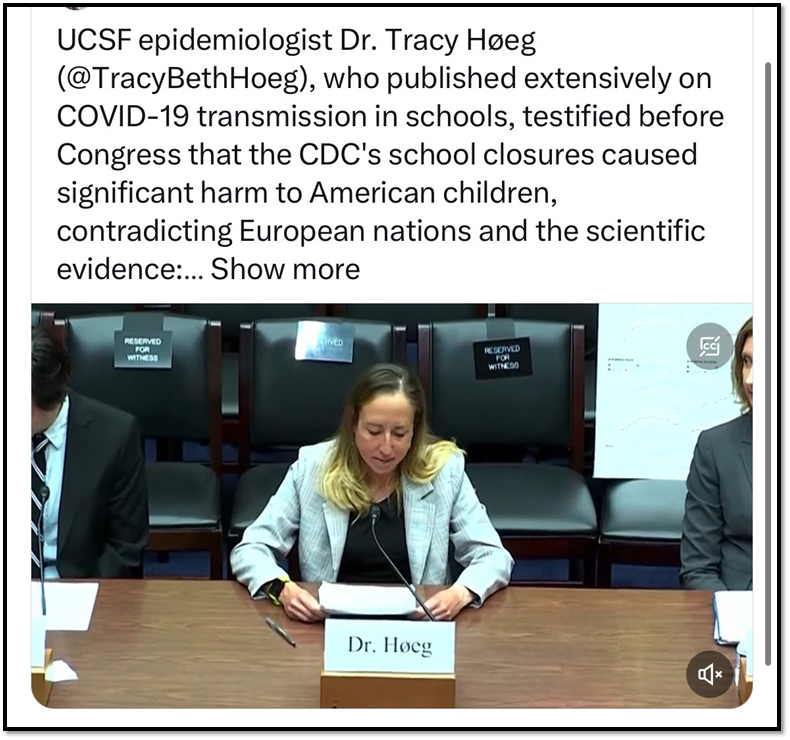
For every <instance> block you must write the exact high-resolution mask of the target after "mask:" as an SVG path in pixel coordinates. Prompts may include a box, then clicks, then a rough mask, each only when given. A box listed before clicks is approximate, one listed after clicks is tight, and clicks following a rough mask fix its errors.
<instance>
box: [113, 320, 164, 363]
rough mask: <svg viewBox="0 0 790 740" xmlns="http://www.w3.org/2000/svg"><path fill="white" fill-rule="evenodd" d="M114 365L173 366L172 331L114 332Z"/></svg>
mask: <svg viewBox="0 0 790 740" xmlns="http://www.w3.org/2000/svg"><path fill="white" fill-rule="evenodd" d="M115 367H117V368H135V369H142V370H169V369H170V368H172V367H173V332H172V331H166V330H163V329H160V330H159V331H147V332H128V331H116V332H115Z"/></svg>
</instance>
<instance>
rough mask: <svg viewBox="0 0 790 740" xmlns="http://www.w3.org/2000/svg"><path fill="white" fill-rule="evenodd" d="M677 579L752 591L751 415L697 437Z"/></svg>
mask: <svg viewBox="0 0 790 740" xmlns="http://www.w3.org/2000/svg"><path fill="white" fill-rule="evenodd" d="M686 485H687V488H688V493H687V494H686V514H685V517H684V519H683V533H682V538H681V543H680V561H681V570H680V577H681V581H682V582H683V585H684V586H685V587H686V588H696V589H706V590H713V591H726V590H733V591H747V590H751V588H752V414H751V412H750V413H747V414H743V415H742V416H740V417H738V418H737V419H733V420H732V421H729V422H727V423H726V424H721V425H719V426H717V427H713V428H712V429H708V430H706V431H704V432H702V434H700V436H699V439H698V441H697V447H696V449H695V451H694V459H693V461H692V463H691V470H690V472H689V476H688V481H687V483H686Z"/></svg>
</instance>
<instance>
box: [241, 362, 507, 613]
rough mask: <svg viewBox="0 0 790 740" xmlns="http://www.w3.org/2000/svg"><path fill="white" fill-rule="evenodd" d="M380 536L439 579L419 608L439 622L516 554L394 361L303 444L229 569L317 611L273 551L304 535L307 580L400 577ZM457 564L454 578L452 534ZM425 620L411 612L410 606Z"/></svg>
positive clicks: (492, 585)
mask: <svg viewBox="0 0 790 740" xmlns="http://www.w3.org/2000/svg"><path fill="white" fill-rule="evenodd" d="M374 507H376V509H377V510H378V511H379V513H380V519H379V520H378V525H377V529H376V531H377V537H378V538H379V540H380V543H381V544H382V547H383V548H384V549H385V551H386V552H387V554H388V555H389V557H390V559H391V560H392V561H393V562H394V563H395V564H397V566H398V569H399V570H400V572H401V573H403V574H404V577H405V578H407V579H410V580H411V582H412V583H413V584H414V585H420V584H433V585H441V586H444V588H443V589H441V590H440V591H438V592H437V593H436V594H434V595H433V596H431V597H430V598H429V599H428V600H427V601H426V602H425V605H426V606H427V607H428V609H429V610H430V611H431V612H432V613H433V615H434V616H435V617H436V619H439V620H446V619H453V618H454V617H455V616H456V615H457V614H458V613H459V612H460V611H461V610H462V609H464V608H465V607H467V606H469V607H471V608H478V607H480V606H482V605H483V603H484V601H485V600H486V599H487V598H488V597H489V596H490V595H491V594H493V593H494V592H496V591H498V590H499V589H501V588H504V587H505V586H507V584H508V582H509V581H510V574H511V571H512V569H513V558H512V557H511V556H510V554H509V553H508V551H507V550H506V549H505V548H504V547H503V545H502V541H501V540H500V538H499V535H498V534H497V532H496V530H495V529H494V527H493V525H492V524H491V520H490V519H489V518H488V514H487V513H486V510H485V507H484V506H483V504H482V503H481V502H480V501H479V499H478V498H477V494H476V493H475V490H474V488H473V486H472V484H471V482H470V480H469V478H468V477H467V475H466V472H465V470H464V459H463V454H462V453H461V451H460V450H459V448H458V447H456V445H455V444H454V443H453V442H450V441H449V440H441V439H438V438H436V437H434V436H433V435H432V434H431V433H430V431H429V429H428V425H427V423H426V418H425V394H424V392H423V390H422V386H421V385H420V383H419V381H418V380H417V379H416V378H415V377H414V375H413V374H412V373H411V372H410V371H409V370H407V369H406V368H404V367H401V366H399V365H389V364H383V365H375V366H373V367H372V368H370V369H369V370H368V371H367V372H365V373H364V374H363V375H362V376H361V377H360V378H359V380H358V381H357V383H356V384H355V386H354V388H353V389H352V390H351V393H350V395H349V399H348V401H347V403H346V407H345V410H344V413H343V418H342V421H341V423H340V428H339V430H338V433H337V434H336V435H335V437H334V438H333V439H331V440H329V441H328V442H322V443H320V444H316V445H309V446H307V447H303V448H302V449H301V450H300V451H299V459H298V460H297V462H296V463H294V464H293V465H292V466H291V468H290V469H289V471H288V473H287V475H286V477H285V480H284V481H283V482H282V484H281V485H280V488H279V490H278V491H277V493H276V494H275V495H274V496H273V497H272V499H271V500H270V501H269V503H268V504H267V505H266V507H265V508H264V509H263V511H262V512H261V514H260V516H259V517H258V518H257V519H256V520H255V522H253V524H251V525H250V526H249V527H248V528H247V530H246V531H245V532H244V536H243V538H242V541H241V543H240V544H239V545H237V546H236V547H235V548H234V550H233V552H232V553H231V558H230V563H231V568H232V570H233V573H234V575H235V576H236V578H237V579H238V580H239V582H240V583H242V584H244V585H245V586H246V587H247V588H248V589H249V592H250V594H251V596H252V597H253V598H258V597H261V596H262V597H264V598H265V597H267V596H268V597H269V598H270V599H272V600H273V601H274V602H275V603H276V604H281V605H282V606H283V608H284V610H285V613H286V614H287V615H288V616H289V617H290V618H291V619H296V620H301V621H306V622H311V621H319V620H321V619H323V618H324V616H325V614H324V612H323V611H322V609H321V607H320V605H319V603H318V602H317V601H316V599H315V598H314V597H313V596H312V595H311V594H310V593H309V592H308V591H306V590H305V589H303V588H301V587H300V586H298V585H297V584H295V583H293V582H291V581H290V580H289V578H288V575H287V573H286V572H285V571H284V570H283V569H282V568H281V567H280V566H279V565H278V563H277V559H278V558H282V557H285V556H286V555H287V554H288V552H289V551H290V550H291V547H292V546H293V544H294V542H295V540H296V536H297V534H298V535H299V568H300V572H301V577H302V579H303V580H304V581H307V582H313V583H320V582H322V581H328V582H332V583H335V582H338V583H393V584H397V583H400V581H399V579H398V577H397V575H396V574H395V573H394V571H393V569H392V567H391V565H390V563H389V562H387V560H386V558H385V556H383V555H382V553H381V552H380V551H379V549H378V547H377V546H376V543H375V540H374V538H373V530H372V524H371V516H370V515H371V512H372V511H373V510H374ZM451 542H452V544H453V546H454V556H455V559H456V560H457V562H458V563H459V565H460V566H461V568H462V572H461V573H460V575H458V577H457V578H453V575H452V569H451V563H450V560H449V558H450V543H451ZM413 616H415V617H418V618H425V616H426V615H425V614H424V613H423V612H422V610H421V609H418V610H417V611H416V612H415V614H414V615H413Z"/></svg>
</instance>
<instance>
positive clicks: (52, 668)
mask: <svg viewBox="0 0 790 740" xmlns="http://www.w3.org/2000/svg"><path fill="white" fill-rule="evenodd" d="M44 678H45V679H46V680H47V681H49V682H51V683H60V682H61V681H76V680H77V674H76V673H74V669H73V668H72V667H71V666H70V665H69V664H68V663H64V662H63V661H62V660H56V661H54V662H53V663H50V664H49V665H48V666H47V670H46V671H45V672H44Z"/></svg>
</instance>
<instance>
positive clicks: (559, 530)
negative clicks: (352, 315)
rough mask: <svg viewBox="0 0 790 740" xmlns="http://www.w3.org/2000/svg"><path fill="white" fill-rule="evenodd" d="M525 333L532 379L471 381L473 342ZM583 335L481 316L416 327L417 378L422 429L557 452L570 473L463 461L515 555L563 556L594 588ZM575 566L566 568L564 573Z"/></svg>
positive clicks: (466, 440) (465, 440) (468, 440)
mask: <svg viewBox="0 0 790 740" xmlns="http://www.w3.org/2000/svg"><path fill="white" fill-rule="evenodd" d="M524 337H528V338H529V340H530V347H531V357H532V375H531V376H529V377H507V378H501V379H487V380H477V379H476V374H475V363H474V353H473V345H474V343H475V342H480V341H484V340H492V339H493V340H503V341H504V342H505V343H507V342H510V341H511V340H512V339H522V338H524ZM583 342H584V338H583V329H582V328H581V327H578V326H572V325H570V324H559V323H548V322H529V321H521V320H512V319H487V320H478V321H461V322H447V323H437V324H433V325H430V326H421V327H420V347H419V359H420V378H421V381H422V383H423V385H424V387H425V390H426V393H427V394H428V399H429V408H430V412H431V413H430V424H431V426H432V428H433V430H434V431H435V432H436V433H437V434H439V435H440V436H442V437H449V438H454V439H456V441H457V442H458V443H459V444H460V445H461V447H466V446H468V445H476V444H489V445H490V444H501V445H507V444H515V443H524V444H527V445H535V446H538V447H541V446H552V447H563V448H565V449H567V450H568V452H569V454H570V461H571V464H570V467H569V468H567V467H559V466H556V465H550V464H524V463H491V462H482V463H468V464H467V466H466V470H467V473H468V475H469V478H470V480H471V481H472V483H473V485H474V486H475V488H476V490H477V493H478V496H479V498H480V500H481V501H482V503H483V504H484V505H485V506H486V508H487V510H488V513H489V516H490V517H491V520H492V523H493V524H494V527H495V528H496V529H497V531H498V532H499V533H500V536H501V537H502V539H503V542H504V544H505V546H506V547H507V548H508V549H509V551H510V552H511V554H512V555H513V556H514V557H515V558H530V559H534V558H545V559H569V560H570V561H571V562H572V564H574V565H576V564H579V563H580V564H582V566H583V568H582V570H583V573H582V576H581V578H580V579H574V580H580V581H581V583H583V584H584V585H589V586H592V585H594V583H595V547H596V539H597V532H598V526H597V524H598V523H597V517H596V513H595V507H594V505H593V500H592V497H591V495H590V491H589V489H588V487H587V484H586V482H585V479H584V478H583V477H582V475H581V469H582V459H583V449H582V446H583V439H584V436H583V432H584V425H583V408H584V406H583V404H584V377H583ZM572 570H573V568H572Z"/></svg>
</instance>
